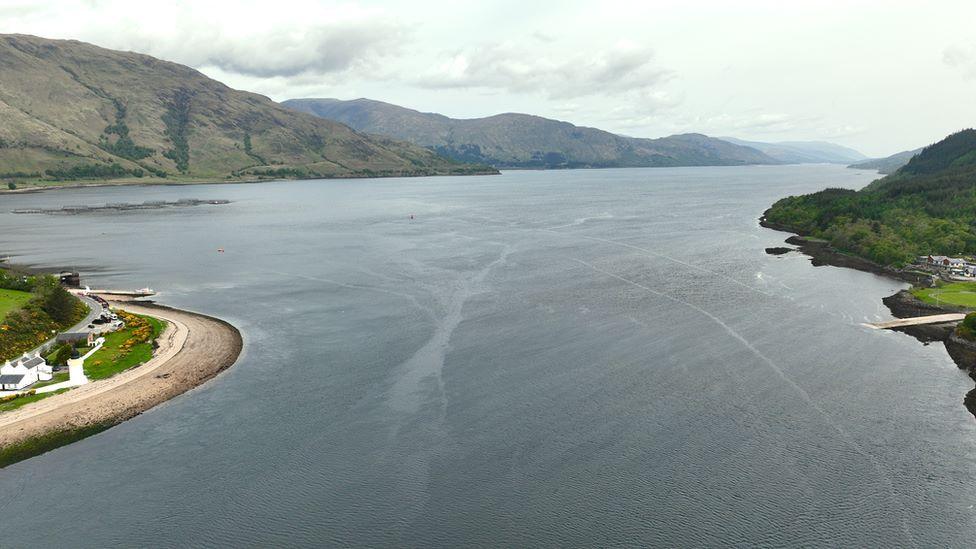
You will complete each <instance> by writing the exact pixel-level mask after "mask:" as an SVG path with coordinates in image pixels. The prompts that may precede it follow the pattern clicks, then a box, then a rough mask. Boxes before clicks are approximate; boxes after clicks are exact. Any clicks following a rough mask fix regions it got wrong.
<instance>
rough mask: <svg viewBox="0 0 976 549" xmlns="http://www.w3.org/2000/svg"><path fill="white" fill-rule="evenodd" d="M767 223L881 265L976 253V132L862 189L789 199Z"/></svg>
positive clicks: (774, 210) (931, 149)
mask: <svg viewBox="0 0 976 549" xmlns="http://www.w3.org/2000/svg"><path fill="white" fill-rule="evenodd" d="M764 222H765V223H766V224H767V225H770V226H774V227H776V228H782V229H786V230H790V231H794V232H797V233H800V234H803V235H811V236H817V237H821V238H824V239H827V240H828V241H830V243H831V244H832V245H833V246H834V247H836V248H837V249H839V250H842V251H846V252H850V253H853V254H856V255H859V256H862V257H866V258H868V259H871V260H873V261H876V262H878V263H881V264H883V265H896V266H897V265H902V264H904V263H906V262H908V261H910V260H911V259H912V258H914V257H915V256H918V255H924V254H946V255H961V254H976V130H972V129H968V130H963V131H961V132H958V133H955V134H953V135H950V136H949V137H946V138H945V139H943V140H942V141H940V142H938V143H936V144H934V145H931V146H929V147H926V148H925V149H923V150H922V151H921V152H920V153H918V154H917V155H915V156H914V157H912V159H911V160H910V161H909V162H908V163H907V164H905V166H903V167H902V168H900V169H899V170H898V171H896V172H895V173H893V174H891V175H889V176H887V177H884V178H882V179H879V180H877V181H875V182H873V183H871V184H870V185H868V186H867V187H865V188H864V189H862V190H860V191H857V192H855V191H852V190H847V189H826V190H824V191H820V192H817V193H813V194H808V195H804V196H791V197H788V198H784V199H782V200H780V201H778V202H777V203H776V204H774V205H773V206H772V208H770V209H769V210H767V211H766V213H765V215H764Z"/></svg>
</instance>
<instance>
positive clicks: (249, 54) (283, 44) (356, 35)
mask: <svg viewBox="0 0 976 549" xmlns="http://www.w3.org/2000/svg"><path fill="white" fill-rule="evenodd" d="M406 34H407V33H406V31H405V30H404V28H403V27H401V26H400V25H398V24H395V23H391V22H382V21H368V22H367V21H362V22H349V23H345V24H337V25H315V26H308V27H304V28H302V27H300V26H298V27H297V28H290V29H283V28H270V29H268V30H266V31H264V32H262V33H260V34H230V33H228V34H224V33H221V32H219V31H214V30H213V29H202V28H198V27H196V26H192V27H189V28H183V29H181V32H180V35H179V36H177V37H176V38H174V39H170V40H166V41H160V42H148V43H147V42H146V41H145V40H144V38H141V37H138V36H134V35H133V36H128V37H125V36H118V35H117V36H116V37H115V38H113V41H114V42H115V43H116V46H117V47H120V48H124V49H137V48H136V46H139V47H138V49H139V50H141V51H146V52H147V53H150V54H152V55H155V56H157V57H161V58H163V59H167V60H172V61H176V62H179V63H183V64H186V65H190V66H195V67H202V66H211V67H217V68H219V69H221V70H223V71H226V72H231V73H237V74H242V75H248V76H257V77H263V78H269V77H276V76H282V77H293V76H299V75H303V74H319V75H321V74H328V73H337V72H342V71H346V70H349V69H351V68H353V67H357V66H362V65H367V66H368V65H370V64H375V62H376V60H378V59H380V58H382V57H384V56H387V55H392V54H395V53H396V52H397V51H398V50H399V48H400V46H401V44H402V43H403V41H405V40H406V39H407V36H406Z"/></svg>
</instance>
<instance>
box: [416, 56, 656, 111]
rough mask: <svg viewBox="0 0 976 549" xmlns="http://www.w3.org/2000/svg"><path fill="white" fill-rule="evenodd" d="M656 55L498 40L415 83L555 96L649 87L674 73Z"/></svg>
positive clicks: (428, 86)
mask: <svg viewBox="0 0 976 549" xmlns="http://www.w3.org/2000/svg"><path fill="white" fill-rule="evenodd" d="M653 60H654V55H653V52H652V51H651V50H650V49H648V48H643V47H626V46H618V47H614V48H609V49H604V50H602V51H596V52H593V53H589V54H580V55H576V56H572V57H570V58H567V57H566V56H564V55H563V56H549V55H547V54H546V53H545V52H543V51H540V50H538V49H528V48H523V47H518V46H513V45H509V44H495V45H486V46H482V47H479V48H474V49H469V50H465V51H461V52H458V53H456V54H455V55H453V56H452V57H451V58H450V60H449V61H447V62H445V63H443V64H442V65H441V66H440V67H438V68H437V69H435V70H433V71H431V72H429V73H428V74H426V75H424V76H423V77H421V78H419V79H417V80H416V82H415V83H416V84H418V85H420V86H423V87H427V88H488V89H498V90H505V91H509V92H516V93H531V92H540V93H543V94H545V95H547V96H548V97H549V98H551V99H572V98H577V97H584V96H591V95H597V94H621V93H641V92H645V93H646V92H648V91H649V90H651V89H653V88H654V87H655V86H657V85H659V84H661V83H663V82H665V81H666V80H668V79H669V78H670V77H671V76H672V73H671V72H670V71H668V70H665V69H662V68H660V67H657V66H656V65H655V64H654V63H653Z"/></svg>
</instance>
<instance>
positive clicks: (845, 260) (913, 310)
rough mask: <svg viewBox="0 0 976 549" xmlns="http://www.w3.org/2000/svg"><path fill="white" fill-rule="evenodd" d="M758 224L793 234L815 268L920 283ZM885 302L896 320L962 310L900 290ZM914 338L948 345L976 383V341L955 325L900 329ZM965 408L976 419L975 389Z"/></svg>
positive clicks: (791, 239) (789, 241)
mask: <svg viewBox="0 0 976 549" xmlns="http://www.w3.org/2000/svg"><path fill="white" fill-rule="evenodd" d="M759 225H760V226H762V227H765V228H767V229H772V230H774V231H779V232H786V233H791V234H793V236H791V237H789V238H787V239H786V240H785V242H786V243H787V244H793V245H795V246H796V247H797V248H796V249H797V251H799V252H800V253H802V254H804V255H806V256H808V257H810V262H811V263H812V264H813V266H814V267H820V266H823V265H830V266H834V267H844V268H848V269H854V270H858V271H863V272H867V273H871V274H876V275H880V276H885V277H888V278H891V279H893V280H897V281H899V282H909V283H913V284H914V283H917V282H918V277H917V276H913V275H911V274H909V273H903V272H901V271H896V270H894V269H891V268H888V267H885V266H883V265H879V264H877V263H874V262H873V261H870V260H867V259H864V258H861V257H857V256H852V255H848V254H844V253H841V252H838V251H837V250H835V249H833V248H832V247H830V245H829V244H827V243H826V242H820V241H816V240H809V239H807V238H805V237H804V236H803V235H801V234H799V233H797V232H796V231H795V230H793V229H791V228H789V227H786V226H784V225H779V224H777V223H771V222H769V221H766V218H765V216H763V217H761V218H760V219H759ZM881 301H882V303H884V304H885V306H886V307H887V308H888V310H889V311H891V314H892V315H893V316H895V317H897V318H908V317H913V316H921V315H936V314H942V313H957V312H960V309H959V308H957V307H952V306H936V305H932V304H929V303H925V302H923V301H921V300H919V299H917V298H916V297H915V296H913V295H912V294H911V292H908V291H906V290H900V291H898V292H896V293H895V294H893V295H890V296H888V297H885V298H884V299H882V300H881ZM897 330H898V331H900V332H904V333H906V334H908V335H911V336H912V337H914V338H915V339H917V340H919V341H920V342H922V343H923V344H924V345H928V344H929V343H930V342H933V341H941V342H942V344H943V345H944V346H945V349H946V352H947V353H948V354H949V357H950V358H951V359H952V361H953V362H954V363H955V364H956V366H957V367H958V368H959V369H960V370H963V371H965V372H966V373H967V374H969V377H971V378H972V379H973V380H974V381H976V342H971V341H968V340H965V339H963V338H961V337H958V336H957V335H956V334H955V325H954V324H951V323H949V324H937V325H926V326H907V327H904V328H898V329H897ZM963 404H964V405H965V406H966V409H967V410H969V412H970V413H971V414H972V415H973V417H974V418H976V387H973V388H972V389H971V390H970V391H969V392H967V393H966V396H965V397H964V399H963Z"/></svg>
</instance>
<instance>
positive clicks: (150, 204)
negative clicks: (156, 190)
mask: <svg viewBox="0 0 976 549" xmlns="http://www.w3.org/2000/svg"><path fill="white" fill-rule="evenodd" d="M216 204H230V200H200V199H196V198H181V199H180V200H176V201H172V202H167V201H165V200H147V201H145V202H141V203H138V204H137V203H128V202H114V203H109V204H104V205H101V206H61V207H60V208H25V209H19V210H11V211H12V212H13V213H15V214H83V213H98V212H113V211H114V212H124V211H132V210H159V209H163V208H182V207H189V206H203V205H216Z"/></svg>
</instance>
